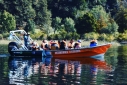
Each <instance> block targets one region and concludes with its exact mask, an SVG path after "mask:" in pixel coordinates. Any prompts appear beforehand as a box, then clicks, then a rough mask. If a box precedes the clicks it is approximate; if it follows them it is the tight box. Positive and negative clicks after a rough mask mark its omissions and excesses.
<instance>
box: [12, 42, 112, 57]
mask: <svg viewBox="0 0 127 85" xmlns="http://www.w3.org/2000/svg"><path fill="white" fill-rule="evenodd" d="M110 46H111V44H106V45H101V46H96V47H92V48H82V49H68V50H48V51H45V52H50V53H51V55H52V56H53V57H54V58H59V57H60V58H71V57H90V56H95V55H98V54H105V52H106V51H107V50H108V49H109V48H110ZM43 54H44V51H43V50H38V51H31V50H27V51H23V50H13V51H11V56H24V57H25V56H43ZM48 54H49V53H48ZM46 55H47V53H46Z"/></svg>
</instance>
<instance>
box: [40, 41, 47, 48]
mask: <svg viewBox="0 0 127 85" xmlns="http://www.w3.org/2000/svg"><path fill="white" fill-rule="evenodd" d="M46 45H48V41H47V40H42V44H41V49H46V48H45V46H46Z"/></svg>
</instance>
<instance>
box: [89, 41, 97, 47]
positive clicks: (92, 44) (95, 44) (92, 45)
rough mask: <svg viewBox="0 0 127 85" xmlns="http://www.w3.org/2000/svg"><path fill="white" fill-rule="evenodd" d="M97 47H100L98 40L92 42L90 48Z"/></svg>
mask: <svg viewBox="0 0 127 85" xmlns="http://www.w3.org/2000/svg"><path fill="white" fill-rule="evenodd" d="M97 45H98V43H97V40H96V39H93V40H91V42H90V47H94V46H97Z"/></svg>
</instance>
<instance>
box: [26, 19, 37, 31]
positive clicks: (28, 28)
mask: <svg viewBox="0 0 127 85" xmlns="http://www.w3.org/2000/svg"><path fill="white" fill-rule="evenodd" d="M25 31H26V32H30V31H31V32H32V33H34V32H35V22H34V21H33V20H30V19H29V20H28V21H27V24H26V27H25Z"/></svg>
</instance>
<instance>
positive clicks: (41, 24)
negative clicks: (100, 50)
mask: <svg viewBox="0 0 127 85" xmlns="http://www.w3.org/2000/svg"><path fill="white" fill-rule="evenodd" d="M126 5H127V3H126V0H11V1H9V0H1V1H0V34H2V35H3V33H4V32H6V33H7V32H9V31H10V30H14V29H24V30H26V31H27V32H32V34H33V35H36V34H40V35H37V36H35V38H38V39H43V38H44V37H45V38H49V39H63V38H67V39H71V38H74V39H77V38H85V39H88V37H87V38H86V36H87V35H90V34H91V33H92V34H93V33H94V34H97V36H98V35H100V36H101V35H103V34H105V35H106V36H108V37H107V38H109V36H110V37H111V36H112V37H113V38H111V39H110V40H113V39H114V40H120V41H121V38H122V39H123V40H126V39H124V38H123V35H122V33H124V34H126V30H127V25H126V23H127V14H126V13H127V6H126ZM36 30H39V31H36ZM116 33H117V34H116ZM116 35H117V36H116ZM3 36H4V35H3ZM33 37H34V36H33ZM96 38H97V37H96ZM97 39H102V38H100V37H99V36H98V38H97ZM107 40H108V39H107Z"/></svg>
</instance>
